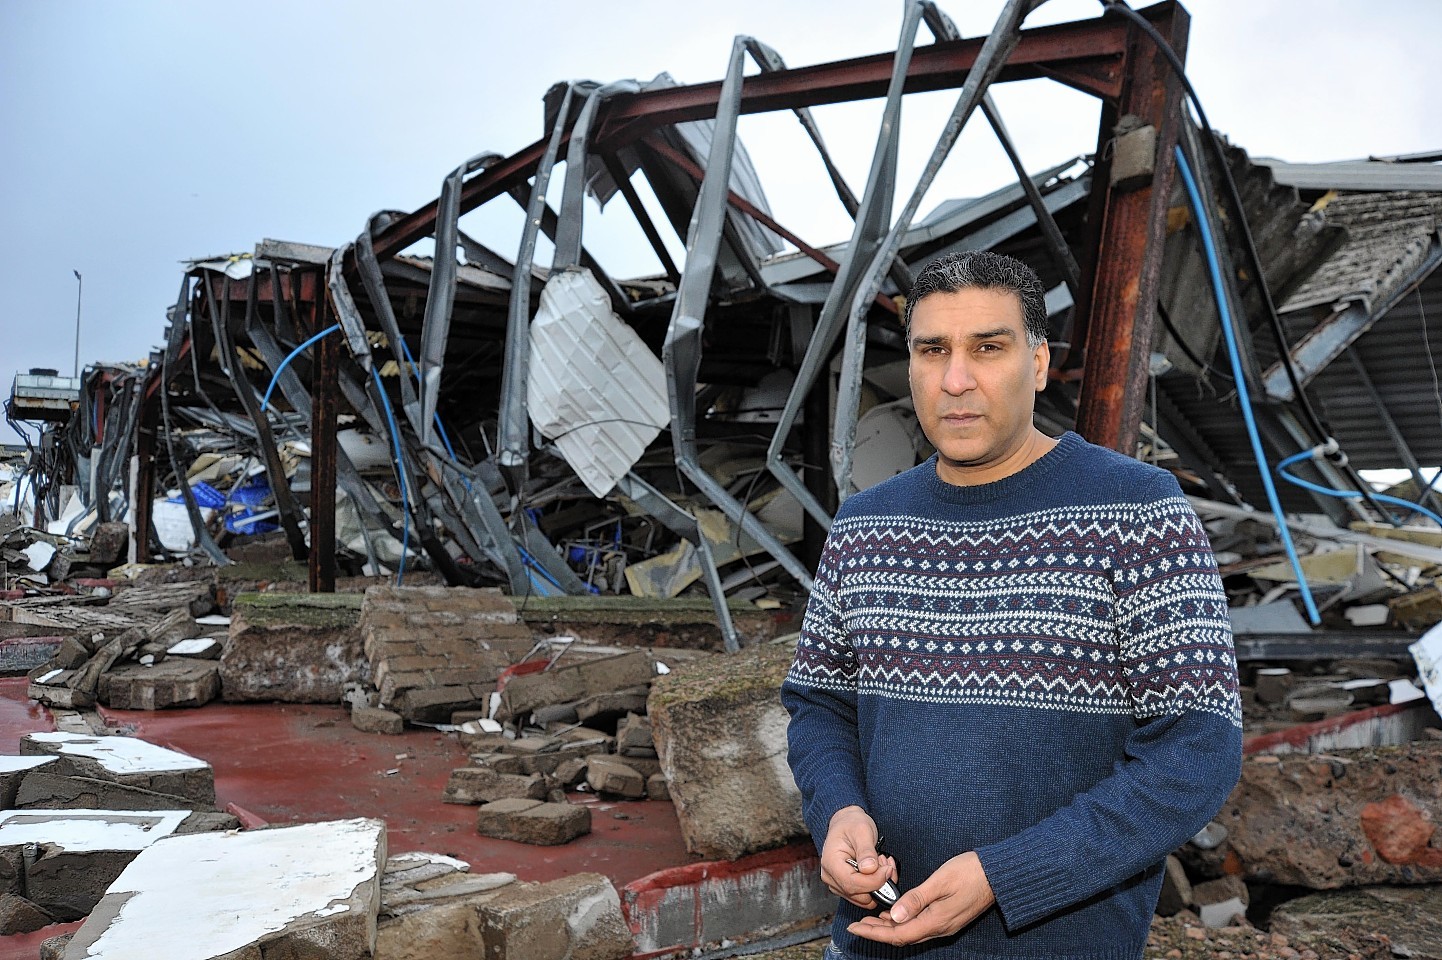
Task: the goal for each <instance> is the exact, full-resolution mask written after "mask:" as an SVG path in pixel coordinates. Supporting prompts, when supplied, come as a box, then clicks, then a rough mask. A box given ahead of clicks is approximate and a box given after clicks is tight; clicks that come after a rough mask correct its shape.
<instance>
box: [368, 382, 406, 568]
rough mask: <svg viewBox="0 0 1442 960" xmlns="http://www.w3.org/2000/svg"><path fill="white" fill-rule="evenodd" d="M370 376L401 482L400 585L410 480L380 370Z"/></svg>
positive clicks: (403, 565) (404, 550) (397, 475)
mask: <svg viewBox="0 0 1442 960" xmlns="http://www.w3.org/2000/svg"><path fill="white" fill-rule="evenodd" d="M371 377H372V378H373V379H374V380H375V382H376V393H378V394H380V397H381V407H382V408H383V409H384V410H385V412H386V423H387V425H389V426H390V430H391V450H392V451H393V452H394V453H395V457H396V479H397V480H399V481H400V483H401V562H400V565H399V566H398V567H397V568H396V586H398V587H399V586H400V585H401V582H402V580H404V579H405V575H406V551H408V550H409V549H410V545H411V495H410V481H408V480H407V479H406V468H405V461H404V460H402V459H401V434H400V431H399V430H398V429H396V417H395V414H394V413H392V412H391V401H390V398H389V397H387V396H386V388H385V384H383V383H381V375H380V371H378V370H376V368H375V366H374V365H372V366H371Z"/></svg>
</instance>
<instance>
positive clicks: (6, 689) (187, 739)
mask: <svg viewBox="0 0 1442 960" xmlns="http://www.w3.org/2000/svg"><path fill="white" fill-rule="evenodd" d="M25 689H26V682H25V679H24V678H23V677H22V678H18V679H12V678H0V751H7V750H8V751H9V752H18V749H19V747H18V742H19V739H20V737H21V736H22V735H24V734H26V733H30V732H32V731H36V730H50V729H53V724H52V723H51V720H50V717H49V716H48V714H46V713H45V711H44V710H42V709H41V708H39V707H37V706H36V705H34V704H33V703H32V702H31V701H30V700H29V699H28V698H27V697H26V696H25ZM102 713H103V715H104V716H105V718H106V721H107V722H108V723H109V724H110V725H111V726H114V727H118V728H121V729H122V730H124V731H125V732H127V733H131V734H133V735H135V736H138V737H141V738H143V739H145V740H148V741H150V742H152V743H155V744H159V745H160V746H164V747H170V748H172V749H175V750H180V751H183V752H185V753H188V754H190V755H192V756H195V757H199V758H201V759H203V760H205V761H207V762H208V763H209V764H210V765H211V767H212V768H213V769H214V770H215V792H216V799H217V801H218V802H219V805H220V806H221V807H224V806H225V805H226V804H228V803H233V804H236V805H237V806H240V807H242V808H244V809H245V810H247V811H249V812H250V813H252V814H254V815H256V816H258V817H260V818H261V819H262V820H265V821H267V822H269V823H273V824H281V823H292V822H295V823H300V822H312V821H317V820H336V819H345V818H349V817H379V818H381V819H384V820H385V821H386V825H387V828H388V830H387V835H388V842H389V848H390V852H392V853H402V852H405V851H410V850H429V851H433V852H436V853H444V854H447V855H450V856H454V857H459V858H460V859H462V860H465V861H466V862H468V863H469V864H470V865H471V870H472V871H473V872H476V873H490V872H497V871H505V872H508V873H514V874H516V876H518V877H519V878H520V879H522V880H533V881H542V880H553V879H556V878H558V877H562V876H567V875H570V874H574V873H582V872H586V871H594V872H596V873H601V874H604V875H606V876H607V877H609V878H610V879H611V881H612V882H613V883H615V884H616V886H617V887H620V886H622V885H624V884H626V883H629V882H631V881H632V880H635V879H637V878H639V877H643V876H646V875H648V874H650V873H653V872H655V871H657V870H661V869H665V868H668V867H675V866H679V865H682V864H686V863H690V862H692V861H694V860H696V858H694V857H691V856H689V855H688V854H687V853H686V849H685V845H684V844H683V842H682V840H681V833H680V828H679V826H678V824H677V822H676V813H675V809H674V807H672V805H671V804H670V803H666V802H659V801H654V800H643V801H621V802H611V801H604V802H602V801H599V800H597V798H596V797H594V796H593V795H590V794H572V795H571V797H570V799H571V801H572V802H576V803H585V804H587V805H589V806H590V807H591V815H592V820H591V833H590V835H589V836H586V837H582V838H581V839H579V840H575V841H573V842H571V843H569V844H566V845H564V846H559V847H533V846H529V845H527V844H521V843H512V842H510V841H507V840H492V839H490V838H488V837H482V836H480V835H479V834H477V833H476V830H475V817H476V808H475V807H470V806H461V805H457V804H449V803H442V802H441V799H440V798H441V792H442V790H443V789H444V788H445V784H446V780H447V778H448V777H449V776H450V772H451V770H453V769H454V768H456V767H459V766H463V765H464V764H465V762H466V754H465V751H464V750H463V749H462V748H461V746H460V743H459V741H458V740H457V739H456V737H455V736H454V735H450V734H441V733H436V732H434V731H428V730H419V729H416V730H407V731H406V732H405V733H404V734H402V735H401V736H397V737H388V736H382V735H378V734H367V733H361V732H359V731H358V730H356V729H355V728H353V727H352V726H351V725H350V720H349V718H348V717H347V715H346V712H345V711H344V710H343V709H342V708H340V707H327V706H306V705H290V704H219V703H213V704H210V705H208V706H205V707H201V708H199V709H194V710H165V711H157V712H154V713H151V712H148V711H138V710H136V711H132V710H103V711H102ZM389 771H396V772H395V773H389ZM55 932H63V931H60V930H58V928H50V932H48V933H47V932H44V931H41V932H37V933H35V934H29V935H26V936H24V937H3V938H0V960H11V958H16V960H18V958H21V957H24V958H28V960H33V958H34V957H35V956H36V954H37V945H38V944H39V942H40V940H42V939H44V938H45V937H47V936H51V935H53V934H54V933H55ZM17 951H19V952H17Z"/></svg>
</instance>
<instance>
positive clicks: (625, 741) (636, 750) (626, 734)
mask: <svg viewBox="0 0 1442 960" xmlns="http://www.w3.org/2000/svg"><path fill="white" fill-rule="evenodd" d="M616 752H617V753H619V754H621V755H622V756H628V757H629V756H635V757H654V756H656V742H655V740H653V739H652V737H651V718H650V717H644V716H639V715H637V714H635V713H628V714H626V717H625V719H624V720H622V721H621V722H620V724H618V725H617V727H616Z"/></svg>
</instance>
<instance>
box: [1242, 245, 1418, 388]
mask: <svg viewBox="0 0 1442 960" xmlns="http://www.w3.org/2000/svg"><path fill="white" fill-rule="evenodd" d="M1438 266H1442V233H1434V234H1433V235H1432V237H1431V239H1430V241H1429V244H1428V247H1427V253H1426V255H1425V256H1424V257H1423V258H1422V262H1421V263H1419V264H1418V265H1417V266H1416V267H1415V268H1413V269H1412V270H1411V271H1409V272H1408V274H1407V277H1406V278H1405V279H1404V280H1403V281H1402V282H1401V283H1399V284H1397V286H1396V287H1395V288H1393V292H1392V293H1391V295H1390V296H1388V297H1387V299H1386V300H1384V301H1383V302H1382V303H1380V304H1374V303H1371V302H1370V301H1368V300H1354V301H1352V302H1351V303H1349V304H1347V305H1346V306H1345V307H1343V308H1342V309H1340V310H1338V311H1336V312H1335V313H1333V314H1332V315H1331V316H1330V317H1328V318H1327V319H1326V320H1323V321H1322V322H1321V323H1319V324H1317V325H1316V326H1315V327H1313V328H1312V329H1311V330H1310V331H1309V332H1308V333H1307V335H1306V336H1304V337H1303V338H1302V339H1301V340H1299V341H1298V342H1297V344H1296V346H1294V347H1292V349H1291V354H1292V367H1293V369H1294V370H1295V371H1296V372H1297V380H1298V382H1300V383H1301V384H1302V386H1303V387H1304V388H1305V387H1306V386H1307V384H1309V383H1311V382H1312V380H1313V379H1314V378H1316V376H1317V374H1319V373H1321V372H1322V371H1323V370H1325V369H1326V368H1327V365H1328V364H1330V363H1331V362H1332V361H1333V360H1335V359H1337V358H1338V357H1340V356H1341V355H1342V354H1343V352H1345V351H1346V350H1347V348H1348V347H1350V346H1351V345H1352V344H1354V343H1356V342H1357V338H1358V337H1360V336H1362V334H1364V333H1366V332H1367V331H1368V330H1370V329H1372V326H1373V324H1375V323H1376V322H1377V321H1378V320H1381V319H1382V318H1383V317H1385V316H1386V315H1387V312H1388V311H1389V310H1391V309H1392V308H1393V307H1395V306H1396V305H1397V304H1398V302H1400V301H1401V299H1402V298H1403V297H1404V296H1406V295H1407V294H1408V293H1410V292H1411V291H1412V288H1413V287H1415V286H1416V285H1417V284H1419V283H1421V282H1422V281H1423V280H1426V279H1427V278H1428V277H1429V276H1431V275H1432V271H1434V270H1436V269H1437V268H1438ZM1263 383H1264V385H1265V386H1266V390H1267V396H1269V397H1272V398H1274V399H1276V400H1282V401H1290V400H1293V399H1295V396H1294V394H1293V392H1292V384H1291V382H1290V381H1289V380H1288V379H1287V371H1286V370H1285V369H1284V368H1283V367H1282V363H1281V361H1278V362H1277V363H1275V364H1273V365H1272V366H1271V367H1270V368H1269V369H1268V370H1267V372H1266V375H1265V378H1264V380H1263Z"/></svg>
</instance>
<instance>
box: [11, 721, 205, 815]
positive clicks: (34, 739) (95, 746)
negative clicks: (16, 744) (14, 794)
mask: <svg viewBox="0 0 1442 960" xmlns="http://www.w3.org/2000/svg"><path fill="white" fill-rule="evenodd" d="M20 753H21V754H22V755H24V756H47V755H48V756H54V757H57V758H58V759H57V762H56V763H55V764H54V765H53V766H50V767H47V768H46V770H45V772H46V773H50V774H56V775H58V776H74V777H89V778H92V779H97V780H113V781H115V782H116V783H120V784H124V785H125V786H131V787H139V788H140V789H142V790H153V791H155V792H156V793H168V794H173V795H175V796H180V797H186V798H188V799H190V800H191V801H193V802H194V804H195V805H196V806H200V807H214V806H215V775H214V773H213V772H212V771H211V769H210V764H208V763H206V762H205V761H204V760H197V759H196V758H195V757H189V756H186V755H185V754H183V753H178V752H176V751H174V750H167V749H165V748H164V747H157V746H155V745H154V744H152V743H147V742H145V741H144V740H140V739H137V738H135V737H99V736H90V735H86V734H79V733H63V732H56V733H31V734H26V735H25V736H24V737H22V738H21V739H20Z"/></svg>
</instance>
